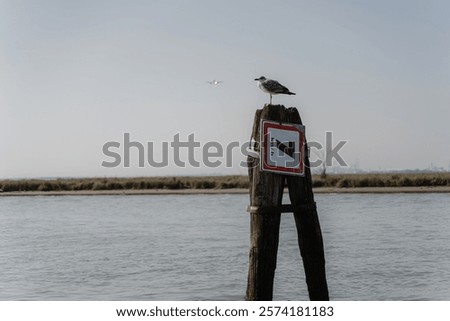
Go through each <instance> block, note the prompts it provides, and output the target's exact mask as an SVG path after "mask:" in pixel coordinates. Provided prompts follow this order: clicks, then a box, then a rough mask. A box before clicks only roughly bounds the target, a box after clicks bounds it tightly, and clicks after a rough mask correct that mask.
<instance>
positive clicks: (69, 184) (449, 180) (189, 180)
mask: <svg viewBox="0 0 450 321" xmlns="http://www.w3.org/2000/svg"><path fill="white" fill-rule="evenodd" d="M313 186H314V187H338V188H348V187H414V186H415V187H418V186H450V173H426V174H422V173H421V174H345V175H328V176H327V178H326V179H323V178H320V177H319V176H313ZM229 188H248V177H247V176H196V177H192V176H187V177H136V178H70V179H52V180H40V179H23V180H0V191H3V192H24V191H40V192H48V191H89V190H91V191H101V190H147V189H167V190H178V189H229Z"/></svg>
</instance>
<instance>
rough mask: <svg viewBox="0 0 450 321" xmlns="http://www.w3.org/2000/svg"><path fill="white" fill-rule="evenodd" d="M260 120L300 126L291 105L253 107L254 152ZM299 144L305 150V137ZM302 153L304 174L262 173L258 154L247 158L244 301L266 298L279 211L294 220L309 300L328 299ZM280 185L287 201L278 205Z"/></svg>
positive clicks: (273, 263) (308, 175) (271, 278)
mask: <svg viewBox="0 0 450 321" xmlns="http://www.w3.org/2000/svg"><path fill="white" fill-rule="evenodd" d="M261 120H269V121H274V122H279V123H280V124H281V123H289V124H302V121H301V118H300V115H299V113H298V111H297V109H296V108H294V107H291V108H285V107H284V106H282V105H266V106H264V108H263V109H259V110H257V111H256V114H255V120H254V123H253V130H252V138H253V139H254V141H255V142H256V146H255V147H254V150H255V152H256V153H259V152H260V148H261V146H259V145H260V144H259V142H260V141H261V140H260V138H261V137H260V135H261V129H260V126H261ZM304 143H305V151H307V147H306V141H305V142H304ZM307 154H308V153H305V155H303V157H304V158H303V161H304V166H305V169H304V176H294V175H285V174H280V173H273V172H268V171H262V170H261V167H260V161H262V159H261V157H259V158H258V157H255V156H254V155H253V156H248V159H247V162H248V168H249V179H250V190H249V191H250V205H249V206H248V208H247V211H248V212H249V214H250V254H249V269H248V283H247V291H246V299H247V300H261V301H270V300H272V297H273V282H274V276H275V269H276V263H277V251H278V240H279V229H280V219H281V213H289V212H290V213H293V214H294V218H295V224H296V227H297V235H298V244H299V248H300V254H301V256H302V259H303V266H304V270H305V274H306V283H307V286H308V292H309V297H310V299H311V300H319V301H327V300H329V295H328V286H327V281H326V274H325V254H324V248H323V240H322V232H321V229H320V224H319V218H318V215H317V209H316V204H315V202H314V194H313V191H312V181H311V172H310V169H309V159H308V155H307ZM285 186H287V187H288V189H289V198H290V202H291V204H282V197H283V190H284V188H285Z"/></svg>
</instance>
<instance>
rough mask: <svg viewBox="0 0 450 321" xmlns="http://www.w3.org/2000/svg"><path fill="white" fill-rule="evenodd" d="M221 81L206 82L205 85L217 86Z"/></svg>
mask: <svg viewBox="0 0 450 321" xmlns="http://www.w3.org/2000/svg"><path fill="white" fill-rule="evenodd" d="M222 82H223V81H222V80H215V79H214V80H212V81H207V83H208V84H210V85H218V84H220V83H222Z"/></svg>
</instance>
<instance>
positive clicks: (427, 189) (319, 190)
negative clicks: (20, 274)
mask: <svg viewBox="0 0 450 321" xmlns="http://www.w3.org/2000/svg"><path fill="white" fill-rule="evenodd" d="M313 191H314V193H316V194H333V193H336V194H343V193H351V194H366V193H367V194H391V193H450V186H403V187H316V188H314V189H313ZM201 194H205V195H211V194H214V195H217V194H248V189H247V188H229V189H176V190H171V189H142V190H139V189H126V190H80V191H48V192H44V191H21V192H0V197H2V196H4V197H7V196H102V195H104V196H114V195H201Z"/></svg>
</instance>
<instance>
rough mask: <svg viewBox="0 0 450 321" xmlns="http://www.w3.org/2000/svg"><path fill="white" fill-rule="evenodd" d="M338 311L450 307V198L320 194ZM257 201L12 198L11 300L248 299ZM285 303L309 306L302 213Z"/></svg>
mask: <svg viewBox="0 0 450 321" xmlns="http://www.w3.org/2000/svg"><path fill="white" fill-rule="evenodd" d="M316 202H317V205H318V213H319V218H320V222H321V226H322V233H323V238H324V244H325V255H326V261H327V265H326V270H327V280H328V286H329V292H330V299H331V300H377V301H378V300H450V195H449V194H318V195H316ZM247 205H248V196H247V195H226V194H225V195H176V196H174V195H148V196H56V197H51V196H31V197H1V198H0V300H243V299H244V295H245V289H246V282H247V268H248V266H247V265H248V238H249V215H248V214H247V213H246V212H245V208H246V206H247ZM274 299H275V300H308V293H307V288H306V284H305V277H304V271H303V266H302V261H301V257H300V254H299V250H298V245H297V238H296V230H295V223H294V220H293V218H292V215H291V214H283V215H282V224H281V230H280V245H279V252H278V265H277V271H276V276H275V288H274Z"/></svg>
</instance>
